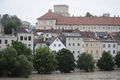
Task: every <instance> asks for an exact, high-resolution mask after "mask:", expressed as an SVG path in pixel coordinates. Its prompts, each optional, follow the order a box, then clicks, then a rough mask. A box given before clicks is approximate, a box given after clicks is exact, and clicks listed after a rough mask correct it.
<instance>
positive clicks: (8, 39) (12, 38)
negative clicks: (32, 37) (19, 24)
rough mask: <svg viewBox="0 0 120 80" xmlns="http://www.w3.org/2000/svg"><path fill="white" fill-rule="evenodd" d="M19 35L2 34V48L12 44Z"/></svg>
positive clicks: (0, 43)
mask: <svg viewBox="0 0 120 80" xmlns="http://www.w3.org/2000/svg"><path fill="white" fill-rule="evenodd" d="M16 40H17V37H15V36H2V35H0V49H4V48H6V47H7V45H11V44H12V42H13V41H16Z"/></svg>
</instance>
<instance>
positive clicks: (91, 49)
mask: <svg viewBox="0 0 120 80" xmlns="http://www.w3.org/2000/svg"><path fill="white" fill-rule="evenodd" d="M84 51H85V52H86V53H87V54H92V55H93V58H94V60H95V61H97V60H98V59H99V58H100V57H101V56H102V52H101V42H99V41H97V40H86V41H84Z"/></svg>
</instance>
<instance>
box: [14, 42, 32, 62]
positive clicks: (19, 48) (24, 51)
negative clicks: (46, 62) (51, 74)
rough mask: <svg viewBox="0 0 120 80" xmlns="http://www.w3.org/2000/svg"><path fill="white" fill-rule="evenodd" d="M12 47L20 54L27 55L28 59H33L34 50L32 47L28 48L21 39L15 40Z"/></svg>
mask: <svg viewBox="0 0 120 80" xmlns="http://www.w3.org/2000/svg"><path fill="white" fill-rule="evenodd" d="M12 47H13V48H15V49H16V50H17V53H18V55H25V56H26V57H27V58H28V60H30V61H32V60H33V57H32V50H31V49H30V48H27V46H26V45H25V44H24V43H22V42H19V41H13V43H12Z"/></svg>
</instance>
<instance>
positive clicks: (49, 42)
mask: <svg viewBox="0 0 120 80" xmlns="http://www.w3.org/2000/svg"><path fill="white" fill-rule="evenodd" d="M56 38H57V37H52V38H50V39H49V40H47V41H46V43H47V45H51V44H52V43H53V42H54V41H55V39H56Z"/></svg>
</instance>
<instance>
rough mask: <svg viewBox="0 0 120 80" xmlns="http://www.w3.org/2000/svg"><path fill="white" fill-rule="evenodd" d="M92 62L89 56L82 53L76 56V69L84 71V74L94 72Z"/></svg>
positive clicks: (91, 57)
mask: <svg viewBox="0 0 120 80" xmlns="http://www.w3.org/2000/svg"><path fill="white" fill-rule="evenodd" d="M94 63H95V62H94V60H93V56H92V55H91V54H86V53H83V54H81V55H79V56H78V60H77V68H78V69H80V70H85V71H86V72H89V71H94V68H95V66H94Z"/></svg>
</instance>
